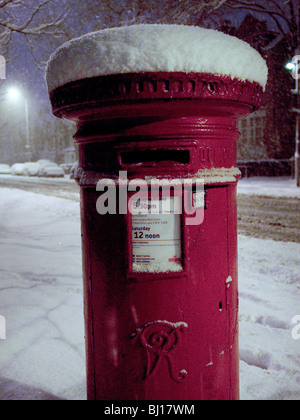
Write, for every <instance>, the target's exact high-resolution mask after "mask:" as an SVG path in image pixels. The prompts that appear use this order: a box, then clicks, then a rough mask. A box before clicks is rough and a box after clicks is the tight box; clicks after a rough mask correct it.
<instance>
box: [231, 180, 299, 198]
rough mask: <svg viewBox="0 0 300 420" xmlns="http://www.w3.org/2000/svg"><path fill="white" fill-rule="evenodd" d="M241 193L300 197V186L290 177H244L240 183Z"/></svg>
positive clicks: (239, 191) (239, 190)
mask: <svg viewBox="0 0 300 420" xmlns="http://www.w3.org/2000/svg"><path fill="white" fill-rule="evenodd" d="M238 193H239V194H252V195H263V196H269V197H291V198H300V188H297V187H296V181H295V180H294V179H291V178H290V177H277V178H273V177H253V178H243V179H242V180H241V181H239V183H238Z"/></svg>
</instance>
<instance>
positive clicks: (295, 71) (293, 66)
mask: <svg viewBox="0 0 300 420" xmlns="http://www.w3.org/2000/svg"><path fill="white" fill-rule="evenodd" d="M298 53H299V51H297V54H298ZM299 61H300V55H296V56H295V57H293V59H292V61H290V62H288V63H287V64H286V65H285V68H286V69H287V70H289V71H290V72H291V73H292V76H293V78H294V79H295V81H296V84H295V89H292V90H291V92H292V94H293V95H296V96H295V97H296V101H294V99H293V107H292V109H291V111H292V112H294V113H295V114H296V135H295V143H296V147H295V179H296V184H297V187H300V170H299V157H300V154H299V152H300V147H299V145H300V141H299V125H300V124H299V116H300V103H299V94H300V92H299Z"/></svg>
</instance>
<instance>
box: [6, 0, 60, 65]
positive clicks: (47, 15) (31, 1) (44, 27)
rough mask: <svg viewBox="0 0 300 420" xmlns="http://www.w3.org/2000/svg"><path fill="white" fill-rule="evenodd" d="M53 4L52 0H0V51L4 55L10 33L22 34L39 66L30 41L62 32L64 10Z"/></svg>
mask: <svg viewBox="0 0 300 420" xmlns="http://www.w3.org/2000/svg"><path fill="white" fill-rule="evenodd" d="M55 6H57V3H56V2H55V0H26V2H25V1H23V0H0V53H1V54H3V55H6V54H7V52H8V47H9V44H10V41H11V39H12V36H13V34H22V35H24V37H25V38H26V40H27V42H28V45H29V47H30V49H31V52H32V55H33V57H34V59H35V61H36V63H37V64H38V65H39V66H40V62H39V60H38V59H37V58H36V56H35V53H34V40H36V39H37V37H41V36H48V37H52V38H57V37H61V36H62V35H64V32H63V31H62V29H61V28H62V25H63V23H64V21H65V19H66V17H67V15H68V10H67V9H66V8H63V9H62V8H61V7H60V8H59V7H58V8H57V7H55Z"/></svg>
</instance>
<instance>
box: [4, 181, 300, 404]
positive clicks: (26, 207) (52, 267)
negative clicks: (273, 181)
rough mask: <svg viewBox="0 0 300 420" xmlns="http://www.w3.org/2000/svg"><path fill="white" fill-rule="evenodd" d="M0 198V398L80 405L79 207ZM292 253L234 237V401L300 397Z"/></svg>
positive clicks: (295, 248) (14, 192) (26, 195)
mask: <svg viewBox="0 0 300 420" xmlns="http://www.w3.org/2000/svg"><path fill="white" fill-rule="evenodd" d="M242 182H243V181H242ZM253 182H254V181H253ZM248 185H249V183H248ZM0 197H1V200H0V215H1V217H0V315H2V316H4V317H5V319H6V340H0V400H7V399H69V400H80V399H85V398H86V397H85V358H84V331H83V307H82V275H81V244H80V240H81V238H80V217H79V203H78V202H77V201H74V200H67V199H63V198H57V197H50V196H45V195H42V194H36V193H32V192H26V191H21V190H18V189H8V188H0ZM299 256H300V244H297V243H289V242H286V243H283V242H275V241H271V240H262V239H257V238H251V237H245V236H241V235H240V236H239V283H240V285H239V290H240V360H241V364H240V370H241V373H240V377H241V398H242V399H249V400H254V399H262V400H269V399H276V400H284V399H297V400H300V340H295V339H293V337H292V329H293V327H294V325H293V324H292V319H293V317H294V316H295V315H300V273H299V272H300V270H299V258H300V257H299Z"/></svg>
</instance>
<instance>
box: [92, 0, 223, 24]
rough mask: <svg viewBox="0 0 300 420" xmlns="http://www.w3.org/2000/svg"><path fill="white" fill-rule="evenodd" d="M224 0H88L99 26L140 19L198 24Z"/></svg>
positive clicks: (147, 21) (137, 22) (142, 21)
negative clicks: (97, 18) (97, 17)
mask: <svg viewBox="0 0 300 420" xmlns="http://www.w3.org/2000/svg"><path fill="white" fill-rule="evenodd" d="M224 3H226V0H164V1H161V0H103V1H101V2H99V1H97V0H88V1H87V2H86V3H85V8H89V9H90V11H93V12H94V13H96V14H97V15H98V16H99V22H98V25H97V27H98V29H100V28H102V27H112V26H122V25H131V24H141V23H177V24H201V23H202V22H203V21H204V20H205V18H206V17H207V16H208V15H210V14H212V13H213V12H215V11H216V10H218V9H219V8H220V7H221V6H222V5H223V4H224Z"/></svg>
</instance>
